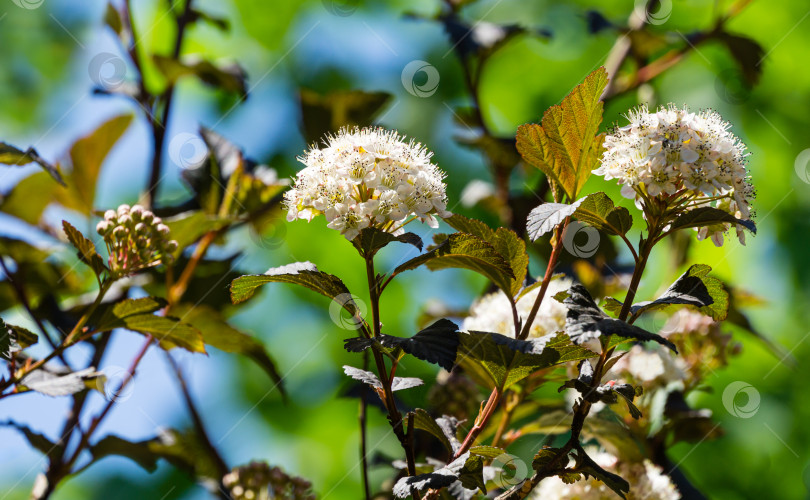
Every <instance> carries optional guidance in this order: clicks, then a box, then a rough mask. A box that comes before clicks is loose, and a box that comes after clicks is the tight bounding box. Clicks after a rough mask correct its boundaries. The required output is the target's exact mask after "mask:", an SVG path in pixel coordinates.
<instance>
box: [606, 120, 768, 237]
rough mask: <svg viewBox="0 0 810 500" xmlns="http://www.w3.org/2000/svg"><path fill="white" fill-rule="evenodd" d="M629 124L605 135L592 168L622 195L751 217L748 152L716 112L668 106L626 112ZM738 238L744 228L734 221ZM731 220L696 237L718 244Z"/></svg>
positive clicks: (747, 218)
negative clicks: (596, 165) (614, 181)
mask: <svg viewBox="0 0 810 500" xmlns="http://www.w3.org/2000/svg"><path fill="white" fill-rule="evenodd" d="M627 118H628V120H629V122H630V124H629V125H626V126H624V127H621V128H617V129H616V130H614V131H613V133H611V134H608V135H607V136H606V137H605V141H604V147H605V152H604V153H603V155H602V165H601V166H600V167H599V168H597V169H596V170H594V173H595V174H597V175H602V176H604V177H605V179H607V180H609V179H617V180H618V181H619V184H622V194H623V195H625V196H627V195H629V196H630V197H635V198H636V200H637V202H639V201H641V200H642V199H643V198H644V196H648V197H653V198H659V197H661V198H664V197H665V198H666V200H667V201H672V202H677V203H679V204H683V205H684V206H685V208H686V209H690V208H695V207H699V206H714V207H715V208H718V209H720V210H724V211H726V212H728V213H730V214H731V215H734V216H735V217H737V218H738V219H743V220H749V219H750V218H751V213H750V212H751V211H750V203H751V201H752V200H753V198H754V195H755V191H754V188H753V186H752V185H751V182H750V176H749V175H748V171H747V169H746V158H747V156H748V152H747V150H746V147H745V145H744V144H743V143H742V142H741V141H740V140H739V139H738V138H737V137H736V136H735V135H734V134H732V133H731V131H730V130H729V128H730V127H731V126H730V124H729V123H728V122H726V121H724V120H723V118H722V117H721V116H720V115H719V114H718V113H716V112H714V111H711V110H704V111H701V112H699V113H692V112H690V111H689V109H688V108H686V107H684V108H682V109H679V108H676V107H675V106H673V105H669V106H668V107H661V108H659V109H658V111H656V112H653V113H650V112H649V110H648V109H647V107H646V106H640V107H638V108H636V109H633V110H631V111H630V112H629V113H628V115H627ZM735 227H736V229H737V234H738V237H739V239H740V242H742V243H743V244H744V243H745V237H744V235H743V232H742V230H743V227H742V226H741V225H739V224H735ZM729 228H730V224H718V225H715V226H712V227H709V228H705V227H704V228H701V230H700V231H699V233H698V239H703V238H707V237H711V239H712V241H714V243H715V244H716V245H718V246H720V245H722V244H723V233H724V232H725V231H727V230H728V229H729Z"/></svg>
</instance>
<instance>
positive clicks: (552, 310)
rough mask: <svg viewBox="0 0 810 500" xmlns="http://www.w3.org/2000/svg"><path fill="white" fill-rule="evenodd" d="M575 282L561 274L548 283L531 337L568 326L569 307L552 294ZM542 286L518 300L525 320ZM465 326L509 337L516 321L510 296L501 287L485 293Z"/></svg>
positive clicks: (521, 317)
mask: <svg viewBox="0 0 810 500" xmlns="http://www.w3.org/2000/svg"><path fill="white" fill-rule="evenodd" d="M572 284H573V282H572V281H571V280H570V279H568V278H558V279H555V280H552V281H551V282H550V283H549V284H548V290H547V291H546V295H545V297H544V298H543V302H542V304H540V309H539V310H538V311H537V316H536V317H535V318H534V323H532V327H531V330H529V338H539V337H543V336H545V335H550V334H551V335H553V334H555V333H556V332H558V331H562V330H565V316H566V314H567V313H568V308H567V307H566V306H564V305H563V304H561V303H560V302H559V301H557V300H555V299H554V298H553V296H554V295H555V294H557V293H559V292H563V291H567V290H568V289H569V288H571V285H572ZM538 293H540V287H536V288H535V289H534V290H532V291H530V292H529V293H527V294H525V295H524V296H523V297H521V298H520V299H519V300H518V301H517V311H518V316H519V317H520V319H521V320H522V321H526V318H528V317H529V313H530V312H531V310H532V306H533V305H534V301H535V299H537V294H538ZM462 329H463V330H466V331H471V330H474V331H480V332H494V333H500V334H501V335H507V336H509V337H514V336H515V323H514V320H513V319H512V308H511V306H510V305H509V299H508V298H507V297H506V295H505V294H504V293H503V292H502V291H500V290H498V291H497V292H494V293H490V294H487V295H484V296H483V297H481V298H480V299H478V300H477V301H475V303H473V305H472V307H471V308H470V315H469V316H467V317H466V318H464V324H463V325H462Z"/></svg>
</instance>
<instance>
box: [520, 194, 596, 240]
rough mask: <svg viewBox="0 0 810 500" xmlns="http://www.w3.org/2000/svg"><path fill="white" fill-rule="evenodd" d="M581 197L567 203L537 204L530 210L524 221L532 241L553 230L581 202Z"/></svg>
mask: <svg viewBox="0 0 810 500" xmlns="http://www.w3.org/2000/svg"><path fill="white" fill-rule="evenodd" d="M582 201H583V200H582V199H580V200H577V201H575V202H574V203H572V204H570V205H568V204H565V203H543V204H542V205H538V206H537V207H535V208H534V210H532V211H531V212H529V218H528V219H527V221H526V231H527V232H528V233H529V238H530V239H531V240H532V241H535V240H537V238H539V237H541V236H543V235H544V234H546V233H549V232H551V231H553V230H554V228H555V227H557V226H559V225H560V224H561V223H562V221H564V220H565V218H566V217H569V216H571V214H573V213H574V211H575V210H576V209H577V207H578V206H579V205H580V203H582Z"/></svg>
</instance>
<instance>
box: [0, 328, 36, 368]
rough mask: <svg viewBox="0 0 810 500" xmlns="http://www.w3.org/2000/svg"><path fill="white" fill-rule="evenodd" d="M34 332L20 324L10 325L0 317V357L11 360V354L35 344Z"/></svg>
mask: <svg viewBox="0 0 810 500" xmlns="http://www.w3.org/2000/svg"><path fill="white" fill-rule="evenodd" d="M38 340H39V338H38V337H37V334H35V333H34V332H32V331H30V330H28V329H26V328H23V327H21V326H15V325H10V324H8V323H6V322H5V321H3V319H2V318H0V358H2V359H5V360H11V354H12V353H15V352H18V351H20V350H22V349H25V348H26V347H31V346H32V345H34V344H36V343H37V341H38Z"/></svg>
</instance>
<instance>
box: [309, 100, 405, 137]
mask: <svg viewBox="0 0 810 500" xmlns="http://www.w3.org/2000/svg"><path fill="white" fill-rule="evenodd" d="M299 95H300V102H301V115H302V121H303V126H304V135H305V136H306V139H307V142H309V143H313V142H316V141H320V140H321V139H322V138H323V137H324V136H325V135H326V134H328V133H330V132H331V133H334V132H337V131H338V130H340V129H341V128H342V127H347V126H358V127H365V126H368V125H371V124H372V123H373V121H374V116H375V115H376V114H377V113H379V112H380V110H381V109H382V108H383V106H385V105H386V104H387V103H388V102H389V101H390V100H391V94H389V93H387V92H364V91H362V90H336V91H332V92H330V93H328V94H325V95H321V94H318V93H317V92H314V91H312V90H308V89H301V90H300V94H299Z"/></svg>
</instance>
